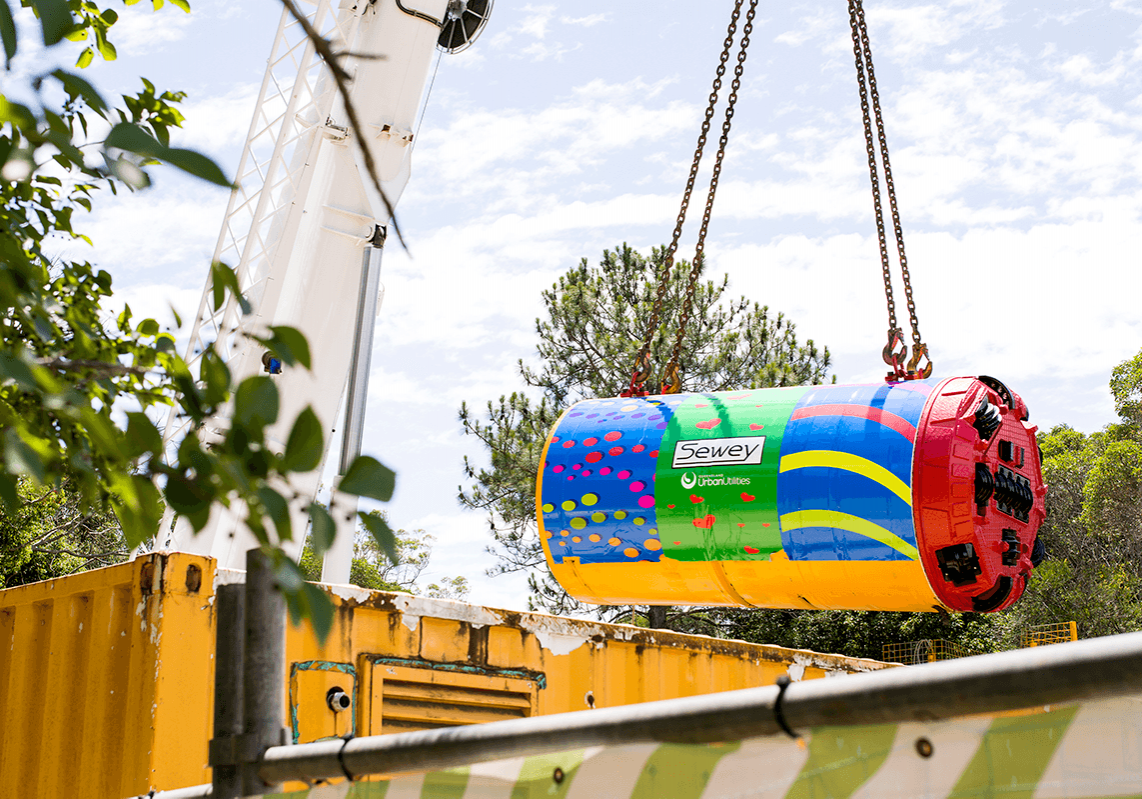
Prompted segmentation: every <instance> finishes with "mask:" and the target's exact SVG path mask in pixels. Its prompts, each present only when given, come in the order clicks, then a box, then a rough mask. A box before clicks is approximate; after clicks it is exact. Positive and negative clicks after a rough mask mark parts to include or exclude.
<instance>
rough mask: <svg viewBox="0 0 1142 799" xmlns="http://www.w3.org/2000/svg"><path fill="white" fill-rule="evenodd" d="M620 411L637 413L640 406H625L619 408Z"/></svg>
mask: <svg viewBox="0 0 1142 799" xmlns="http://www.w3.org/2000/svg"><path fill="white" fill-rule="evenodd" d="M619 410H620V411H622V412H623V413H630V412H631V411H637V410H638V406H637V405H624V406H623V407H621V408H619Z"/></svg>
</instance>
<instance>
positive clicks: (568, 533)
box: [559, 530, 571, 538]
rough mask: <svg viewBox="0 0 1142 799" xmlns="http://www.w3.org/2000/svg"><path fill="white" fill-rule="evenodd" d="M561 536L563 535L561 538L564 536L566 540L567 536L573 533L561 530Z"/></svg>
mask: <svg viewBox="0 0 1142 799" xmlns="http://www.w3.org/2000/svg"><path fill="white" fill-rule="evenodd" d="M559 535H561V536H563V537H564V538H566V537H567V536H569V535H571V531H570V530H560V531H559Z"/></svg>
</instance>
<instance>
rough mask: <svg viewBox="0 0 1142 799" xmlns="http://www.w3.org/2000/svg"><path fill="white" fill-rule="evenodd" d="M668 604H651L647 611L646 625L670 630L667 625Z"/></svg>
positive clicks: (656, 628)
mask: <svg viewBox="0 0 1142 799" xmlns="http://www.w3.org/2000/svg"><path fill="white" fill-rule="evenodd" d="M667 610H668V608H667V607H666V605H651V606H650V607H648V608H647V611H646V626H647V627H650V628H652V629H655V630H668V629H670V628H669V627H667V626H666V611H667Z"/></svg>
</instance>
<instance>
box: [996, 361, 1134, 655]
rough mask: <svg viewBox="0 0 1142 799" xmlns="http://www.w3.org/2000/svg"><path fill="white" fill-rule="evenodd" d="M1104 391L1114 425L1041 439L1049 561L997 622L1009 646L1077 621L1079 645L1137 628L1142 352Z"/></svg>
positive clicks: (1061, 429) (1059, 430)
mask: <svg viewBox="0 0 1142 799" xmlns="http://www.w3.org/2000/svg"><path fill="white" fill-rule="evenodd" d="M1110 390H1111V394H1112V395H1113V397H1114V404H1115V408H1116V409H1117V411H1118V413H1119V415H1120V422H1119V423H1117V424H1111V425H1107V427H1106V428H1104V429H1103V430H1101V431H1099V432H1097V433H1094V434H1092V435H1086V434H1084V433H1080V432H1078V431H1077V430H1074V429H1072V428H1070V427H1068V426H1066V425H1059V426H1057V427H1055V428H1053V429H1052V430H1051V431H1050V432H1049V433H1047V434H1045V435H1040V437H1039V443H1040V447H1041V448H1042V451H1043V476H1044V479H1045V480H1046V483H1047V485H1048V487H1049V488H1048V491H1047V500H1046V501H1047V518H1046V521H1045V523H1044V524H1043V527H1042V529H1041V530H1040V531H1039V538H1040V540H1042V541H1043V543H1044V545H1045V546H1046V550H1047V559H1046V560H1045V561H1044V562H1043V563H1042V564H1041V565H1040V566H1039V567H1038V568H1037V569H1036V570H1035V572H1034V574H1033V575H1032V578H1031V584H1030V586H1029V587H1028V590H1027V593H1026V594H1025V595H1024V597H1023V600H1022V601H1021V602H1020V603H1019V604H1018V605H1016V606H1015V607H1014V608H1013V609H1012V610H1011V611H1010V612H1009V613H1008V614H1005V616H1004V619H1003V622H1004V627H1005V634H1006V637H1007V639H1008V640H1009V641H1010V640H1013V639H1015V638H1016V637H1017V636H1018V634H1019V632H1020V631H1021V630H1025V629H1026V628H1028V627H1030V626H1032V625H1036V624H1058V623H1063V622H1067V621H1075V622H1077V623H1078V627H1079V635H1081V636H1082V637H1084V638H1087V637H1094V636H1099V635H1113V634H1116V633H1123V632H1131V631H1134V630H1140V629H1142V425H1140V422H1142V418H1140V410H1139V407H1140V405H1139V403H1140V400H1142V352H1139V353H1138V355H1136V356H1134V357H1133V358H1131V359H1129V360H1127V361H1125V362H1123V363H1122V364H1119V366H1117V367H1116V368H1115V369H1114V372H1113V373H1112V376H1111V380H1110Z"/></svg>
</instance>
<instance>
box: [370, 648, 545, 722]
mask: <svg viewBox="0 0 1142 799" xmlns="http://www.w3.org/2000/svg"><path fill="white" fill-rule="evenodd" d="M398 663H400V664H398ZM407 663H408V661H400V662H393V661H392V660H390V659H387V658H386V659H380V660H373V661H370V665H371V669H370V671H371V675H370V677H371V686H370V688H371V691H370V693H371V695H372V696H371V699H372V707H371V708H370V713H369V716H370V718H369V722H370V723H369V727H370V729H371V731H372V734H374V735H376V734H381V735H389V734H392V733H398V732H413V731H415V730H432V729H439V728H441V727H459V726H464V725H468V724H483V723H484V722H487V721H504V720H506V719H521V718H527V717H528V716H532V715H534V714H535V713H536V700H537V693H538V690H539V688H540V687H542V684H543V678H542V675H530V674H526V673H521V672H518V671H514V670H511V671H500V670H484V669H479V668H476V667H472V666H463V665H457V664H440V663H431V664H429V663H425V664H423V665H420V664H418V665H416V666H409V665H403V664H407Z"/></svg>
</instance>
